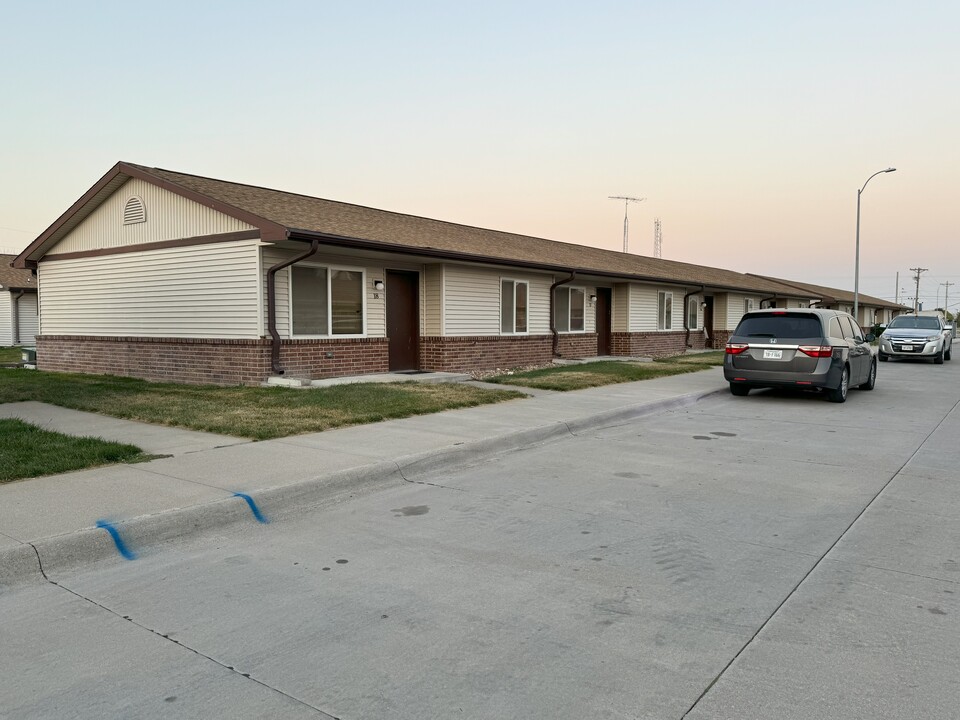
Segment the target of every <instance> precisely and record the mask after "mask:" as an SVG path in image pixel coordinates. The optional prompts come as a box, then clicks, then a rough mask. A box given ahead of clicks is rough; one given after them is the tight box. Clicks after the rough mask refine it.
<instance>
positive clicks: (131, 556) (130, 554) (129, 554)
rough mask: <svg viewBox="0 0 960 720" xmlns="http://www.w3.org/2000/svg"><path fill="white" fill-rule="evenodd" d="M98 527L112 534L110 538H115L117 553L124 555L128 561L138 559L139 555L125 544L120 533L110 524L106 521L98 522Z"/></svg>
mask: <svg viewBox="0 0 960 720" xmlns="http://www.w3.org/2000/svg"><path fill="white" fill-rule="evenodd" d="M97 527H98V528H103V529H104V530H106V531H107V532H108V533H110V537H112V538H113V544H114V545H116V546H117V552H119V553H120V554H121V555H123V557H125V558H126V559H127V560H136V559H137V554H136V553H135V552H134V551H133V550H131V549H130V548H128V547H127V546H126V544H125V543H124V542H123V538H122V537H120V533H119V531H118V530H117V529H116V528H115V527H114V526H113V525H111V524H110V523H108V522H107V521H106V520H97Z"/></svg>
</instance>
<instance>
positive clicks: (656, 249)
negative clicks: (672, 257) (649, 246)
mask: <svg viewBox="0 0 960 720" xmlns="http://www.w3.org/2000/svg"><path fill="white" fill-rule="evenodd" d="M653 256H654V257H655V258H658V257H663V233H662V232H660V218H654V219H653Z"/></svg>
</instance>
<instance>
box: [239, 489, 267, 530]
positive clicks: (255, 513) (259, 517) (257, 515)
mask: <svg viewBox="0 0 960 720" xmlns="http://www.w3.org/2000/svg"><path fill="white" fill-rule="evenodd" d="M233 496H234V497H238V498H243V499H244V500H246V501H247V505H249V506H250V512H252V513H253V516H254V517H255V518H256V519H257V522H262V523H268V522H270V521H269V520H267V518H266V517H265V516H264V514H263V513H262V512H260V508H258V507H257V503H255V502H254V501H253V498H252V497H250V496H249V495H247V494H246V493H234V494H233Z"/></svg>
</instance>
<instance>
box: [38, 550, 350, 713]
mask: <svg viewBox="0 0 960 720" xmlns="http://www.w3.org/2000/svg"><path fill="white" fill-rule="evenodd" d="M27 544H28V545H30V547H32V548H33V552H34V553H35V554H36V556H37V564H38V565H39V567H40V574H41V575H42V576H43V579H44V580H46V581H47V582H48V583H50V584H51V585H53V586H54V587H56V588H59V589H60V590H63V591H64V592H67V593H69V594H71V595H73V596H74V597H76V598H79V599H80V600H83V601H84V602H88V603H90V604H91V605H93V606H94V607H96V608H99V609H100V610H103V611H104V612H107V613H109V614H110V615H113V616H114V617H117V618H120V619H121V620H124V621H125V622H128V623H130V624H131V625H134V626H135V627H138V628H140V629H141V630H146V631H147V632H149V633H151V634H152V635H156V636H157V637H159V638H162V639H164V640H167V641H169V642H171V643H173V644H174V645H177V646H178V647H181V648H183V649H184V650H187V651H189V652H192V653H193V654H194V655H196V656H198V657H201V658H203V659H204V660H208V661H210V662H212V663H213V664H214V665H217V666H218V667H221V668H223V669H224V670H228V671H229V672H232V673H234V674H235V675H239V676H240V677H242V678H245V679H246V680H250V681H252V682H254V683H256V684H257V685H260V686H261V687H263V688H266V689H267V690H270V691H271V692H275V693H276V694H277V695H281V696H283V697H285V698H287V699H288V700H292V701H293V702H295V703H298V704H300V705H303V706H304V707H307V708H310V709H311V710H313V711H314V712H316V713H318V714H319V715H320V716H321V717H324V718H329V719H330V720H340V718H338V717H337V716H336V715H331V714H330V713H328V712H324V711H323V710H321V709H320V708H318V707H316V706H315V705H311V704H310V703H308V702H306V701H304V700H301V699H300V698H298V697H295V696H293V695H291V694H289V693H286V692H284V691H283V690H280V689H279V688H276V687H273V686H272V685H270V684H269V683H267V682H264V681H263V680H259V679H258V678H255V677H253V676H252V675H251V674H250V673H245V672H240V671H239V670H237V669H236V668H235V667H233V666H232V665H227V664H225V663H223V662H221V661H219V660H217V659H216V658H213V657H210V656H209V655H206V654H204V653H202V652H200V651H199V650H197V649H196V648H193V647H190V646H189V645H187V644H186V643H183V642H181V641H180V640H176V639H174V638H172V637H170V636H169V635H165V634H163V633H162V632H160V631H159V630H154V629H153V628H150V627H147V626H146V625H143V624H142V623H139V622H137V621H136V620H134V619H133V618H132V617H130V616H129V615H121V614H120V613H118V612H117V611H115V610H113V609H111V608H109V607H107V606H106V605H104V604H103V603H99V602H97V601H96V600H94V599H93V598H89V597H87V596H86V595H84V594H83V593H80V592H77V591H76V590H73V589H71V588H69V587H67V586H66V585H63V584H62V583H58V582H57V581H56V580H53V579H52V578H50V577H48V576H47V573H46V571H45V570H44V569H43V560H41V558H40V552H39V551H38V550H37V547H36V546H35V545H34V544H33V543H27Z"/></svg>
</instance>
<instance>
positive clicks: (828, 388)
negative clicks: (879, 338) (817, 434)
mask: <svg viewBox="0 0 960 720" xmlns="http://www.w3.org/2000/svg"><path fill="white" fill-rule="evenodd" d="M873 340H874V337H873V335H872V334H866V335H865V334H864V332H863V330H862V329H861V327H860V325H859V324H858V323H857V322H856V321H855V320H854V319H853V317H852V316H851V315H848V314H847V313H845V312H840V311H839V310H822V309H819V308H814V309H809V308H789V309H779V308H773V309H770V310H757V311H754V312H749V313H746V314H744V316H743V317H742V318H741V319H740V323H739V324H738V325H737V328H736V330H734V331H733V334H732V335H731V336H730V339H729V340H728V341H727V347H726V355H725V357H724V360H723V377H724V379H725V380H727V382H729V383H730V392H731V393H733V394H734V395H746V394H747V393H749V392H750V389H751V388H764V387H766V388H770V387H780V388H794V389H798V390H820V391H824V392H825V393H826V395H827V397H828V398H829V399H830V400H831V401H833V402H838V403H842V402H844V401H845V400H846V399H847V390H848V389H849V388H850V387H851V386H854V387H859V388H860V389H861V390H873V387H874V385H875V384H876V381H877V357H876V352H875V351H874V349H873V348H872V347H871V345H870V343H871V342H872V341H873Z"/></svg>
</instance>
